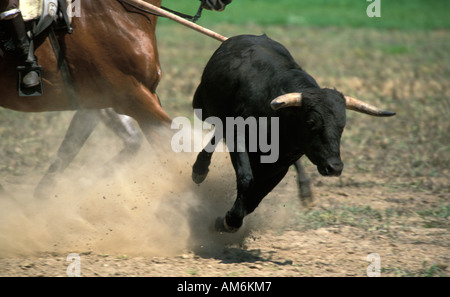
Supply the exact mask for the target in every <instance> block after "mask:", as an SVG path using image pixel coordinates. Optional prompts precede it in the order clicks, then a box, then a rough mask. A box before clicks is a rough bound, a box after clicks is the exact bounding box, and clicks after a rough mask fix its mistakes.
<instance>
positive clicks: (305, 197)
mask: <svg viewBox="0 0 450 297" xmlns="http://www.w3.org/2000/svg"><path fill="white" fill-rule="evenodd" d="M294 166H295V169H296V170H297V183H298V188H299V190H300V201H301V202H302V204H303V205H304V206H308V205H309V204H310V203H312V201H313V194H312V190H311V181H310V179H309V178H308V176H307V175H306V172H305V169H304V168H303V165H302V163H301V161H300V159H298V160H297V161H296V162H295V163H294Z"/></svg>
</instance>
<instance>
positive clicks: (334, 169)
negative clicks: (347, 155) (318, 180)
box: [317, 161, 344, 176]
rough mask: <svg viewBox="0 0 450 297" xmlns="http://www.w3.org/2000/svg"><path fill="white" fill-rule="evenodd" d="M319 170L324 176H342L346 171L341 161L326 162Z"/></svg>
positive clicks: (318, 167)
mask: <svg viewBox="0 0 450 297" xmlns="http://www.w3.org/2000/svg"><path fill="white" fill-rule="evenodd" d="M317 169H318V171H319V173H320V174H321V175H323V176H340V175H341V173H342V170H343V169H344V163H342V162H341V161H334V162H326V163H325V164H323V165H321V166H317Z"/></svg>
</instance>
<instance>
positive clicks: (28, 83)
mask: <svg viewBox="0 0 450 297" xmlns="http://www.w3.org/2000/svg"><path fill="white" fill-rule="evenodd" d="M8 22H9V23H10V25H11V33H12V34H13V40H14V42H15V44H16V47H17V49H18V51H19V55H20V58H21V61H23V62H24V63H25V65H26V66H27V67H26V68H27V69H30V70H29V71H28V72H27V73H26V74H25V75H24V76H23V78H22V82H21V83H22V85H23V86H24V87H25V88H31V87H34V86H37V85H38V84H40V78H39V74H38V73H37V72H36V71H35V70H33V67H36V66H38V64H37V60H36V57H35V56H34V53H31V54H30V40H29V39H28V36H27V33H26V29H25V22H24V20H23V18H22V14H21V13H19V14H18V15H17V16H15V17H14V18H12V19H10V20H8Z"/></svg>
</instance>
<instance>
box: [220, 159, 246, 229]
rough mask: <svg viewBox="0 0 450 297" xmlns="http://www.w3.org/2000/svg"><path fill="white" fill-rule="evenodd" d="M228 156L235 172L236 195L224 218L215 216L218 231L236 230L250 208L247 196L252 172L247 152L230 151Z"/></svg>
mask: <svg viewBox="0 0 450 297" xmlns="http://www.w3.org/2000/svg"><path fill="white" fill-rule="evenodd" d="M230 157H231V161H232V163H233V167H234V171H235V172H236V184H237V197H236V201H235V202H234V205H233V207H232V208H231V209H230V210H229V211H228V212H227V214H226V216H225V218H223V217H218V218H217V220H216V224H215V227H216V230H217V231H219V232H236V231H237V230H238V229H239V228H240V227H241V226H242V222H243V220H244V217H245V216H246V215H247V214H248V212H249V210H250V209H248V208H249V203H248V202H249V201H248V197H247V196H248V193H249V191H250V189H251V187H252V184H253V173H252V169H251V166H250V160H249V157H248V154H247V152H236V151H232V152H230ZM253 209H254V208H253ZM253 209H252V210H250V212H251V211H253Z"/></svg>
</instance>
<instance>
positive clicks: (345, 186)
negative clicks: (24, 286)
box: [0, 153, 450, 277]
mask: <svg viewBox="0 0 450 297" xmlns="http://www.w3.org/2000/svg"><path fill="white" fill-rule="evenodd" d="M215 158H216V161H214V159H213V163H217V165H216V166H214V168H213V169H212V170H211V173H210V176H208V178H207V180H206V181H205V182H204V184H202V185H201V186H196V185H193V183H190V181H189V179H190V172H189V162H190V160H188V161H186V160H183V161H180V162H182V163H180V162H178V163H177V162H175V163H177V164H175V165H174V164H172V165H167V164H165V165H166V169H167V168H172V169H173V166H177V167H178V169H179V171H176V173H173V174H167V172H166V177H163V176H164V175H163V174H162V173H161V171H160V170H154V171H153V170H152V171H151V172H149V171H148V170H144V171H141V172H140V173H138V172H137V171H136V168H134V169H133V170H132V171H133V173H131V171H126V173H119V174H117V175H114V176H113V178H111V176H110V177H109V178H106V179H97V180H95V181H93V180H89V181H87V180H83V178H85V179H87V176H86V172H84V174H83V175H82V176H76V175H75V176H71V177H70V181H61V184H62V185H61V186H60V187H59V190H56V192H55V193H56V194H55V195H54V197H52V198H51V199H49V200H45V201H40V202H33V201H35V200H32V199H33V198H31V197H29V196H30V195H28V197H29V198H24V197H26V196H27V195H23V193H25V192H27V191H32V186H31V185H32V182H31V180H30V183H29V184H28V185H27V186H24V184H23V183H21V184H20V185H10V186H9V188H8V189H10V190H12V191H11V193H22V194H21V195H20V196H18V194H11V193H10V194H9V197H6V196H5V197H2V200H1V202H2V204H3V208H2V212H3V213H2V216H3V217H2V222H1V223H2V227H1V228H0V229H1V232H0V234H1V236H2V237H1V240H2V246H1V254H2V256H1V258H0V276H66V275H67V273H68V270H67V269H68V267H74V266H73V265H74V263H78V264H80V265H79V266H78V267H79V268H80V270H79V272H80V275H81V276H179V277H192V276H200V277H202V276H208V277H210V276H212V277H215V276H239V277H240V276H275V277H278V276H299V277H300V276H361V277H363V276H367V269H368V267H369V265H371V263H375V262H369V261H368V257H369V255H372V257H373V254H374V253H375V254H376V255H375V256H376V257H377V259H378V261H379V262H378V263H379V264H380V266H379V267H380V268H381V276H449V275H450V273H449V272H450V271H449V270H450V268H449V260H450V254H449V243H450V242H449V239H450V237H449V231H448V217H445V216H444V218H442V219H441V218H440V216H439V215H437V214H436V213H435V214H434V215H432V214H431V213H430V214H429V216H427V214H426V213H423V212H421V210H423V209H435V210H436V209H439V207H440V206H441V205H443V204H444V203H445V202H446V201H447V202H448V199H449V198H450V197H449V196H450V193H449V189H448V180H446V179H439V178H436V179H427V180H422V181H421V185H422V186H421V187H419V188H418V187H417V183H411V181H409V180H395V181H393V180H388V179H382V178H376V177H374V176H371V175H365V176H361V175H359V176H358V175H351V174H343V176H342V177H340V178H334V179H333V178H324V177H320V176H319V175H318V174H317V173H315V171H316V170H315V168H313V166H311V165H310V166H308V167H307V170H308V172H309V173H310V175H311V176H312V180H313V187H314V197H315V198H314V202H313V204H312V205H309V207H305V206H304V205H302V203H300V200H299V198H298V188H297V183H296V174H295V171H294V170H292V171H290V172H289V173H288V175H287V176H286V177H285V179H284V180H283V181H282V182H281V183H280V184H279V186H278V187H277V188H276V189H275V190H274V191H273V192H272V193H271V194H270V195H269V196H267V197H266V198H265V199H264V200H263V202H262V203H261V205H260V206H259V208H257V210H256V211H255V212H254V213H253V214H251V215H249V216H248V217H247V218H246V220H245V225H244V227H242V228H241V230H240V231H239V232H238V233H237V234H218V233H216V232H215V231H213V230H212V222H213V221H214V218H215V217H216V216H218V215H223V214H224V213H225V211H226V210H227V209H228V208H229V207H230V206H231V202H232V201H233V195H234V182H233V172H232V171H231V165H230V164H228V163H229V161H228V160H227V159H228V157H227V156H226V154H224V153H221V154H218V155H217V157H215ZM180 160H181V159H180ZM178 161H179V160H178ZM164 162H166V161H164ZM164 162H163V163H164ZM167 162H170V161H167ZM172 162H173V160H172ZM153 168H155V167H153ZM219 168H220V170H219ZM166 169H164V170H166ZM171 171H172V172H174V170H171ZM155 176H159V177H160V178H159V180H157V179H155ZM356 176H357V177H356ZM73 179H77V180H78V181H79V183H78V185H77V186H76V187H73V186H72V185H71V184H73ZM148 180H152V182H151V183H149V182H146V181H148ZM80 183H81V184H80ZM155 183H157V184H158V188H159V190H160V191H156V192H155V191H154V189H155V188H154V184H155ZM150 184H153V186H152V185H150ZM80 185H82V186H80ZM71 187H73V188H75V189H71ZM5 188H6V187H5ZM168 188H170V189H168ZM149 189H153V191H152V190H149ZM72 190H74V192H72ZM58 191H59V192H58ZM167 192H168V193H170V194H169V195H168V194H167ZM75 193H76V195H75ZM150 196H152V197H150ZM83 197H85V198H83ZM64 199H65V201H64ZM111 200H113V201H111ZM155 202H157V203H156V204H155ZM5 209H8V214H9V216H8V215H7V214H6V211H5ZM351 214H353V215H351ZM44 231H45V232H44ZM71 253H75V254H76V256H77V257H78V258H76V259H75V258H70V256H69V254H71ZM70 265H72V266H70ZM70 269H71V268H70ZM70 269H69V270H70ZM71 271H72V272H74V271H75V270H73V269H72V270H70V271H69V273H70V272H71Z"/></svg>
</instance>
